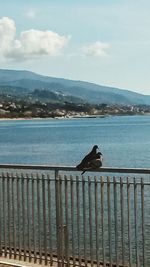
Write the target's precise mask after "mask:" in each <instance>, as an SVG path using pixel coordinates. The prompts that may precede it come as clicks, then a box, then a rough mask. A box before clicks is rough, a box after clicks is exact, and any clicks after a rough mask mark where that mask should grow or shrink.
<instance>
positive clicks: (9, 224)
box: [7, 173, 12, 258]
mask: <svg viewBox="0 0 150 267" xmlns="http://www.w3.org/2000/svg"><path fill="white" fill-rule="evenodd" d="M7 204H8V243H9V258H11V257H12V249H11V208H10V175H9V173H7Z"/></svg>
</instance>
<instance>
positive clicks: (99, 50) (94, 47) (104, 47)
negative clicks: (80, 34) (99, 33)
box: [82, 41, 110, 57]
mask: <svg viewBox="0 0 150 267" xmlns="http://www.w3.org/2000/svg"><path fill="white" fill-rule="evenodd" d="M109 48H110V45H109V44H107V43H102V42H99V41H97V42H95V43H92V44H89V45H87V46H84V47H82V52H83V53H84V55H87V56H94V57H101V56H105V55H107V54H108V50H109Z"/></svg>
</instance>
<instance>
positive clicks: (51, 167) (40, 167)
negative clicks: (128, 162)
mask: <svg viewBox="0 0 150 267" xmlns="http://www.w3.org/2000/svg"><path fill="white" fill-rule="evenodd" d="M0 169H18V170H19V169H20V170H41V171H42V170H47V171H49V170H51V171H69V172H71V171H72V172H74V171H76V172H81V171H79V170H77V168H76V167H75V166H55V165H26V164H0ZM87 171H88V172H100V173H135V174H150V168H123V167H101V168H98V169H87Z"/></svg>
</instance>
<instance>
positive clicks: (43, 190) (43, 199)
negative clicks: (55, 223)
mask: <svg viewBox="0 0 150 267" xmlns="http://www.w3.org/2000/svg"><path fill="white" fill-rule="evenodd" d="M42 202H43V207H42V208H43V230H44V254H45V265H47V233H46V198H45V175H44V174H42Z"/></svg>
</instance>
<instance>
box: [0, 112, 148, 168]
mask: <svg viewBox="0 0 150 267" xmlns="http://www.w3.org/2000/svg"><path fill="white" fill-rule="evenodd" d="M95 144H98V145H99V147H100V150H101V151H102V153H103V155H104V163H103V166H112V167H139V168H140V167H142V168H143V167H150V116H114V117H106V118H90V119H89V118H81V119H61V120H58V119H44V120H8V121H0V151H1V153H0V162H1V163H18V164H19V163H21V164H23V163H25V164H55V165H76V164H78V163H79V162H80V160H81V159H82V158H83V156H84V155H85V154H86V153H88V152H89V151H90V150H91V148H92V146H93V145H95Z"/></svg>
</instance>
